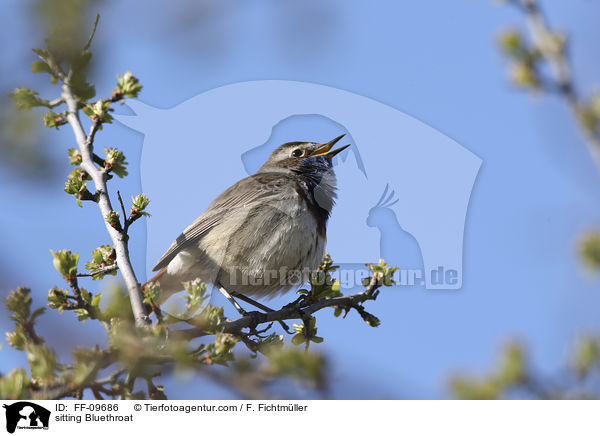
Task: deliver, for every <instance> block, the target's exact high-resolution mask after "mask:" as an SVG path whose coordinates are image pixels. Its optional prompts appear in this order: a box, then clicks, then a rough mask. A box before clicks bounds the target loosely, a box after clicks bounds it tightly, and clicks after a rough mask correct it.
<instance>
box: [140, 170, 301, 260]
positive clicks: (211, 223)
mask: <svg viewBox="0 0 600 436" xmlns="http://www.w3.org/2000/svg"><path fill="white" fill-rule="evenodd" d="M290 182H291V183H290ZM292 187H294V188H295V181H294V179H293V178H291V177H290V176H289V175H287V174H285V173H275V172H273V173H258V174H254V175H252V176H250V177H246V178H245V179H242V180H240V181H239V182H237V183H236V184H234V185H232V186H230V187H229V188H228V189H226V190H225V191H224V192H223V193H222V194H221V195H219V196H218V197H217V198H216V199H215V200H214V201H213V202H212V203H211V204H210V205H209V206H208V209H206V211H205V212H204V213H203V214H202V215H200V216H199V217H198V218H196V220H194V222H193V223H192V224H190V225H189V226H188V227H187V228H186V229H185V230H184V231H183V233H181V234H180V235H179V236H178V237H177V239H176V240H175V242H173V243H172V244H171V246H170V247H169V249H168V250H167V252H166V253H165V254H163V256H162V257H161V258H160V260H159V261H158V263H157V264H156V266H155V267H154V268H153V269H152V271H158V270H160V269H162V268H164V267H166V266H167V265H168V264H169V262H171V260H173V258H174V257H175V256H177V254H179V252H180V251H181V250H183V249H184V248H186V247H189V246H190V245H192V244H194V243H195V242H197V241H198V240H199V239H200V238H202V236H203V235H205V234H206V233H207V232H209V231H210V230H211V229H212V228H214V227H215V226H216V225H217V224H218V223H220V222H221V221H222V220H223V217H224V216H225V215H226V214H227V213H229V212H230V211H231V210H233V209H235V208H239V207H252V205H253V204H255V203H256V202H258V201H262V200H265V199H267V198H268V197H270V196H273V195H276V194H278V193H281V192H282V191H284V190H289V189H291V188H292Z"/></svg>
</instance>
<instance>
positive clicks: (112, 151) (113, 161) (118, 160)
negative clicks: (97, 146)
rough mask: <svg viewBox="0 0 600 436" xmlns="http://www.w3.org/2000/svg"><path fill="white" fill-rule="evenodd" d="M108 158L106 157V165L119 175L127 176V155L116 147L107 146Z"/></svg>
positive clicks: (105, 150)
mask: <svg viewBox="0 0 600 436" xmlns="http://www.w3.org/2000/svg"><path fill="white" fill-rule="evenodd" d="M104 152H105V153H106V158H105V159H104V167H105V168H107V169H108V170H109V171H112V172H113V173H115V174H116V175H117V176H118V177H121V178H122V177H125V176H126V175H127V174H128V173H127V168H126V165H128V164H127V162H126V161H125V155H124V154H123V152H121V151H119V150H117V149H116V148H105V149H104Z"/></svg>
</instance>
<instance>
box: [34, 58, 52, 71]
mask: <svg viewBox="0 0 600 436" xmlns="http://www.w3.org/2000/svg"><path fill="white" fill-rule="evenodd" d="M31 71H32V72H34V73H49V72H50V67H49V66H48V64H47V63H46V62H44V61H34V62H33V63H32V64H31Z"/></svg>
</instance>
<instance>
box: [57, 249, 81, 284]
mask: <svg viewBox="0 0 600 436" xmlns="http://www.w3.org/2000/svg"><path fill="white" fill-rule="evenodd" d="M50 253H52V263H53V264H54V268H56V270H57V271H58V272H59V273H60V275H61V276H63V277H64V278H65V279H67V280H70V279H73V278H75V277H76V275H77V263H78V262H79V254H77V253H71V250H59V251H57V252H54V251H52V250H50Z"/></svg>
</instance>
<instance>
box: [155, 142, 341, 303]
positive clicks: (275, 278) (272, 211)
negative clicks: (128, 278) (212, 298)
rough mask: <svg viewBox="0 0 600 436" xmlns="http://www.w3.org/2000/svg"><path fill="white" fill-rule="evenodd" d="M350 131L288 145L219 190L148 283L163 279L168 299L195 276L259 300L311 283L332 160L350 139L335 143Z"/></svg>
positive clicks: (328, 205) (331, 187)
mask: <svg viewBox="0 0 600 436" xmlns="http://www.w3.org/2000/svg"><path fill="white" fill-rule="evenodd" d="M343 136H344V135H341V136H338V137H337V138H335V139H333V140H332V141H329V142H328V143H326V144H318V143H314V142H288V143H285V144H283V145H281V146H279V147H278V148H277V149H276V150H275V151H274V152H273V153H272V154H271V156H270V157H269V159H268V160H267V161H266V162H265V164H264V165H263V166H262V167H261V168H260V169H259V170H258V171H257V172H256V174H254V175H251V176H249V177H246V178H245V179H242V180H240V181H239V182H237V183H236V184H234V185H233V186H231V187H230V188H228V189H227V190H225V191H224V192H223V193H222V194H221V195H219V196H218V197H217V198H216V199H215V200H214V201H213V202H212V203H211V204H210V205H209V207H208V209H207V210H206V211H205V212H204V213H203V214H202V215H200V216H199V217H198V218H197V219H196V220H195V221H194V222H193V223H192V224H190V225H189V226H188V227H187V228H186V229H185V230H184V231H183V233H181V234H180V235H179V236H178V237H177V239H176V240H175V242H173V244H172V245H171V246H170V247H169V249H168V250H167V252H166V253H165V254H164V255H163V256H162V257H161V258H160V260H159V261H158V263H157V264H156V266H155V267H154V268H153V271H159V272H158V274H157V275H156V276H155V277H153V278H152V279H150V280H149V282H148V283H151V282H154V283H157V284H158V285H160V292H161V296H160V300H162V301H164V300H166V299H167V298H168V297H169V296H170V295H172V294H173V293H175V292H179V291H180V290H182V289H183V286H182V282H185V281H188V280H194V279H200V280H202V281H203V282H204V283H206V284H208V285H214V286H215V287H217V288H219V290H221V292H222V293H224V294H225V296H227V297H228V298H230V297H235V296H237V297H238V298H241V299H243V300H244V301H248V302H253V303H256V302H254V301H253V300H251V299H250V297H272V296H275V295H277V294H279V293H283V292H286V291H288V290H290V289H291V288H292V287H294V286H296V285H300V284H301V283H303V282H304V281H305V280H306V277H307V274H308V272H311V271H315V270H316V269H317V268H318V266H319V264H320V262H321V260H322V258H323V256H324V253H325V244H326V240H327V235H326V226H327V220H328V218H329V215H330V214H331V210H332V208H333V205H334V201H335V198H336V178H335V174H334V172H333V165H332V158H333V157H334V156H335V155H336V154H338V153H339V152H341V151H342V150H344V149H346V148H347V147H349V146H350V144H348V145H346V146H344V147H340V148H337V149H335V150H332V148H333V146H334V145H335V144H336V143H337V142H338V141H339V140H340V139H341V138H342V137H343ZM230 300H231V298H230ZM232 303H234V304H235V301H232ZM255 305H256V304H255ZM236 307H238V306H236ZM258 307H261V305H260V303H259V304H258ZM262 307H265V306H262ZM262 307H261V308H262ZM238 310H240V309H239V308H238Z"/></svg>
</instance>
